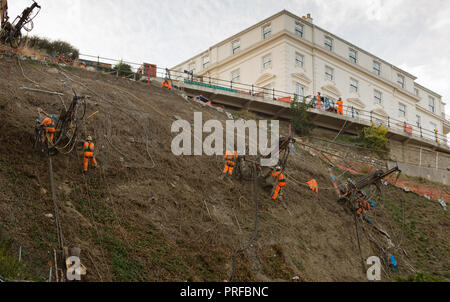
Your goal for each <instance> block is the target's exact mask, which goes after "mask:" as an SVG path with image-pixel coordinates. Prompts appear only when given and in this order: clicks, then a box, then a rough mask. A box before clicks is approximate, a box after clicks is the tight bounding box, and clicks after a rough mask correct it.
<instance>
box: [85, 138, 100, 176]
mask: <svg viewBox="0 0 450 302" xmlns="http://www.w3.org/2000/svg"><path fill="white" fill-rule="evenodd" d="M94 147H95V146H94V143H93V142H91V141H85V142H84V145H83V151H84V160H83V170H84V172H87V169H88V165H89V159H91V161H92V164H93V165H94V167H97V161H96V160H95V157H94Z"/></svg>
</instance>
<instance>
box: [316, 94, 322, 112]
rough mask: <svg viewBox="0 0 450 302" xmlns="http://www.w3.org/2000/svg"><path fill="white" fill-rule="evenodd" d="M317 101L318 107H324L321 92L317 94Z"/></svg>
mask: <svg viewBox="0 0 450 302" xmlns="http://www.w3.org/2000/svg"><path fill="white" fill-rule="evenodd" d="M316 101H317V109H322V102H321V101H320V94H317V95H316Z"/></svg>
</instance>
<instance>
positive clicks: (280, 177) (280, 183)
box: [272, 166, 286, 200]
mask: <svg viewBox="0 0 450 302" xmlns="http://www.w3.org/2000/svg"><path fill="white" fill-rule="evenodd" d="M272 177H274V178H276V180H277V186H276V187H275V191H274V192H273V194H272V199H273V200H275V199H277V197H278V194H279V193H280V192H281V189H282V188H283V187H285V186H286V177H285V176H284V174H283V173H281V167H280V166H277V167H276V168H275V173H272Z"/></svg>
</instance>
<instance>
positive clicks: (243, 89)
mask: <svg viewBox="0 0 450 302" xmlns="http://www.w3.org/2000/svg"><path fill="white" fill-rule="evenodd" d="M80 56H87V57H92V58H97V60H99V59H103V60H109V61H112V62H123V63H126V64H129V65H130V66H135V69H136V71H137V70H138V67H136V66H139V67H140V66H142V64H139V63H134V62H127V61H120V60H114V59H108V58H102V57H99V56H90V55H84V54H80ZM150 74H152V75H153V76H156V77H159V78H164V77H166V76H167V77H168V78H170V80H172V81H176V82H183V83H184V84H190V85H197V86H199V87H205V88H211V89H216V90H223V91H228V92H231V93H236V94H241V95H246V96H255V97H260V98H261V99H265V100H271V101H279V102H285V103H291V102H292V101H293V100H294V99H295V98H296V93H292V92H286V91H281V90H277V89H274V88H267V87H260V86H256V85H254V84H245V83H240V82H237V81H232V80H231V81H230V80H224V79H219V78H214V77H210V76H204V75H198V74H195V73H193V72H190V71H187V70H183V71H179V70H173V69H168V68H161V67H156V71H155V70H151V69H149V70H148V73H147V74H144V73H141V74H140V77H141V78H137V77H139V75H137V77H136V75H135V76H134V79H135V80H148V81H149V80H150V78H151V76H150ZM132 76H133V75H132V74H130V76H129V77H132ZM174 85H176V83H175V84H174ZM299 99H300V102H308V103H309V104H311V107H312V108H315V109H318V110H323V111H325V112H331V113H335V114H336V115H338V114H337V111H336V107H337V106H336V103H335V101H334V100H331V99H328V98H324V101H323V106H322V108H317V104H316V101H315V97H314V96H306V97H303V99H302V97H300V98H299ZM343 109H344V110H343V114H342V115H343V116H346V117H351V118H352V119H355V120H358V119H359V120H364V121H368V122H371V123H373V124H374V125H382V126H383V127H385V128H388V129H391V130H396V131H399V132H401V133H402V134H403V135H405V136H415V137H420V138H421V139H424V140H428V141H431V142H435V143H438V144H441V145H446V146H447V147H449V148H450V141H449V140H448V139H447V137H446V136H445V135H443V134H442V133H436V132H435V131H433V130H429V129H426V128H423V127H422V125H412V124H410V123H408V122H407V121H406V120H400V119H395V118H392V117H390V116H387V117H386V116H382V115H380V114H377V113H376V112H374V111H368V110H363V109H359V108H356V107H354V106H349V105H344V106H343ZM443 115H444V114H443ZM444 118H445V119H446V120H449V121H450V117H449V116H446V115H444Z"/></svg>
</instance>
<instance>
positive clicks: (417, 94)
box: [414, 88, 419, 96]
mask: <svg viewBox="0 0 450 302" xmlns="http://www.w3.org/2000/svg"><path fill="white" fill-rule="evenodd" d="M414 95H415V96H419V89H417V88H414Z"/></svg>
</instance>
